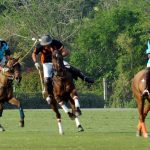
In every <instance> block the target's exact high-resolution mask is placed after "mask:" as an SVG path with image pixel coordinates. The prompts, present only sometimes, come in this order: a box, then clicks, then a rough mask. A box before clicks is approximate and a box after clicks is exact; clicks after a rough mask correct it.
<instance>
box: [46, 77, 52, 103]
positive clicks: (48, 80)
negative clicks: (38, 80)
mask: <svg viewBox="0 0 150 150" xmlns="http://www.w3.org/2000/svg"><path fill="white" fill-rule="evenodd" d="M44 86H45V91H46V92H47V95H48V96H47V98H46V101H47V103H48V104H50V103H51V99H52V98H53V85H52V79H51V78H50V77H46V78H44Z"/></svg>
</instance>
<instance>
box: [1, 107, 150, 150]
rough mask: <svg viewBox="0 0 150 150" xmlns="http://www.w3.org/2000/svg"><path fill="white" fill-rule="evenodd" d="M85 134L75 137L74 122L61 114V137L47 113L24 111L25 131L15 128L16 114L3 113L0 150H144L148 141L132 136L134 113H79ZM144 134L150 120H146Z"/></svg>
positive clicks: (50, 115) (118, 111)
mask: <svg viewBox="0 0 150 150" xmlns="http://www.w3.org/2000/svg"><path fill="white" fill-rule="evenodd" d="M82 111H83V115H82V116H81V117H80V120H81V123H82V125H83V127H84V129H85V132H82V133H78V132H77V129H76V127H75V123H74V121H71V120H70V119H69V118H68V117H67V116H66V114H64V113H63V112H62V118H63V126H64V130H65V134H64V135H63V136H60V135H59V134H58V129H57V124H56V119H55V114H54V113H53V112H52V111H51V110H39V109H38V110H28V109H27V110H25V115H26V118H25V119H26V120H25V121H26V122H25V127H24V128H20V127H18V121H19V113H18V110H16V109H15V110H4V114H3V117H2V118H1V119H0V123H1V124H2V125H3V126H4V127H5V129H6V131H5V132H0V150H148V149H149V148H150V138H147V139H144V138H138V137H136V136H135V131H136V125H137V122H138V116H137V110H136V109H95V110H94V109H91V110H82ZM146 123H147V126H148V131H150V119H149V117H148V118H147V121H146Z"/></svg>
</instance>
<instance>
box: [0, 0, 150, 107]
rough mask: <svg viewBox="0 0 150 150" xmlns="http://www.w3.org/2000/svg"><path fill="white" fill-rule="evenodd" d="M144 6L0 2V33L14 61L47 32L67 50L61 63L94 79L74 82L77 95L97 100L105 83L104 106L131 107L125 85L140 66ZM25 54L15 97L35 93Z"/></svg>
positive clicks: (97, 1) (71, 0) (109, 1)
mask: <svg viewBox="0 0 150 150" xmlns="http://www.w3.org/2000/svg"><path fill="white" fill-rule="evenodd" d="M149 6H150V2H149V1H148V0H144V1H137V0H127V1H124V0H51V1H49V0H40V1H39V0H32V1H31V0H16V1H12V0H3V1H1V2H0V33H1V38H4V39H6V40H7V41H8V42H9V44H10V47H11V49H12V51H13V54H14V56H20V57H23V56H25V55H26V54H27V53H28V52H29V51H30V48H31V47H32V45H33V41H32V40H31V39H32V37H35V38H39V37H40V36H41V35H43V34H45V33H46V34H47V33H49V34H50V35H51V36H52V37H53V38H56V39H58V40H60V41H62V42H63V43H64V45H65V46H66V47H67V48H68V49H70V51H71V56H70V57H69V58H67V61H69V62H70V63H71V64H72V65H74V66H76V67H78V68H80V69H81V70H82V71H83V72H85V73H87V74H88V75H89V76H93V77H94V78H95V80H96V82H95V84H94V85H87V84H85V83H82V84H81V81H80V80H78V81H77V82H76V84H77V87H78V89H79V91H81V92H82V93H86V92H87V91H90V92H91V93H93V94H95V95H102V94H103V85H102V80H103V78H105V79H106V80H107V85H108V87H107V88H108V101H107V102H106V104H107V106H108V107H135V103H134V99H133V96H132V92H131V81H132V77H133V76H134V74H136V73H137V72H138V71H139V70H140V69H143V68H144V67H145V66H146V61H147V58H146V55H145V51H146V48H147V45H146V44H147V40H148V37H147V34H146V32H147V30H150V25H149V24H150V21H149V12H150V8H149ZM18 35H21V36H22V37H21V36H18ZM31 52H32V50H31V51H30V52H29V54H28V55H27V56H26V57H25V59H24V60H23V62H22V63H23V64H24V69H25V71H24V80H23V81H22V85H21V86H20V87H19V88H18V91H20V92H21V91H26V92H29V91H30V92H35V91H40V90H41V88H40V82H39V78H38V74H37V72H36V70H34V64H32V63H31V62H32V60H31ZM26 68H29V70H28V71H29V72H28V74H29V76H26V74H27V72H26V71H27V70H26ZM30 70H31V71H30Z"/></svg>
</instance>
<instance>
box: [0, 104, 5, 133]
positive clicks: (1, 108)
mask: <svg viewBox="0 0 150 150" xmlns="http://www.w3.org/2000/svg"><path fill="white" fill-rule="evenodd" d="M3 109H4V108H3V104H2V103H0V117H2V114H3ZM0 131H5V129H4V127H3V126H2V125H1V124H0Z"/></svg>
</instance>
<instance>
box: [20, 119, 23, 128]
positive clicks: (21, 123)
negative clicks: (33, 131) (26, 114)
mask: <svg viewBox="0 0 150 150" xmlns="http://www.w3.org/2000/svg"><path fill="white" fill-rule="evenodd" d="M19 126H20V127H22V128H23V127H24V120H20V122H19Z"/></svg>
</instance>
